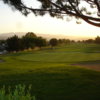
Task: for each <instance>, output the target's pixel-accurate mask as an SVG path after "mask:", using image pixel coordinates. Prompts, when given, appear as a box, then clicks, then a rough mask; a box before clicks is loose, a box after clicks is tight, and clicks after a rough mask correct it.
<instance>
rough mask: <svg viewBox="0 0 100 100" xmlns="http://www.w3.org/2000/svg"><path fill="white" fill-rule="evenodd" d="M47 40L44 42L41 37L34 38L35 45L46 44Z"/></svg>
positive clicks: (41, 45)
mask: <svg viewBox="0 0 100 100" xmlns="http://www.w3.org/2000/svg"><path fill="white" fill-rule="evenodd" d="M46 44H47V42H46V39H43V38H42V37H37V38H36V42H35V45H36V46H37V47H40V48H41V47H43V46H46Z"/></svg>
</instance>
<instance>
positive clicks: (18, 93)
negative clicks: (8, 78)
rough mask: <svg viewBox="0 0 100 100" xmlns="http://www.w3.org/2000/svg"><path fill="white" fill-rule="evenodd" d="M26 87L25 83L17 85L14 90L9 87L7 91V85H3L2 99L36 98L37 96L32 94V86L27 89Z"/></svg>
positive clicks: (20, 99) (24, 99) (30, 99)
mask: <svg viewBox="0 0 100 100" xmlns="http://www.w3.org/2000/svg"><path fill="white" fill-rule="evenodd" d="M25 89H26V87H25V86H24V85H23V86H22V85H17V86H16V87H15V89H14V91H11V89H10V88H9V91H8V92H7V93H6V90H5V87H3V88H1V89H0V100H35V97H34V96H31V95H30V89H31V87H29V88H28V90H27V91H25Z"/></svg>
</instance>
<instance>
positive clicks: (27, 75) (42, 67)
mask: <svg viewBox="0 0 100 100" xmlns="http://www.w3.org/2000/svg"><path fill="white" fill-rule="evenodd" d="M91 48H94V49H92V50H91ZM99 48H100V46H99V45H96V44H90V45H89V44H69V45H66V46H58V47H56V48H54V49H50V48H46V49H42V50H39V51H31V52H19V53H15V54H7V55H2V56H0V58H1V59H3V60H4V62H2V63H0V87H2V86H3V85H5V86H12V87H14V86H15V85H17V84H25V85H26V86H29V85H30V84H32V91H31V93H32V94H33V95H35V97H36V100H99V99H100V72H97V71H94V70H89V69H85V68H82V67H80V66H75V65H73V64H74V63H80V62H89V63H90V62H97V61H98V62H99V61H100V53H99V52H98V51H100V49H99Z"/></svg>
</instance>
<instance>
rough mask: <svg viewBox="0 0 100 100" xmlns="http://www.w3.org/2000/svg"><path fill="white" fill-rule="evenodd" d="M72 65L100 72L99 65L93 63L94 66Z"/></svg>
mask: <svg viewBox="0 0 100 100" xmlns="http://www.w3.org/2000/svg"><path fill="white" fill-rule="evenodd" d="M74 65H77V66H81V67H84V68H88V69H93V70H96V71H100V63H97V64H96V63H95V64H90V63H89V64H86V63H85V64H74Z"/></svg>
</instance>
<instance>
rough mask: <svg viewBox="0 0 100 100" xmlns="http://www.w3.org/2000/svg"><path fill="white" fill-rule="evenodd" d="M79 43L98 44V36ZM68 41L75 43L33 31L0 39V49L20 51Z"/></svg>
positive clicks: (99, 39) (69, 41) (67, 41)
mask: <svg viewBox="0 0 100 100" xmlns="http://www.w3.org/2000/svg"><path fill="white" fill-rule="evenodd" d="M77 42H81V43H97V44H100V37H99V36H97V37H96V38H95V39H94V40H93V39H88V40H83V41H77ZM69 43H75V41H74V40H70V39H56V38H52V39H50V40H49V41H47V40H46V39H44V38H42V37H37V36H36V34H34V33H33V32H28V33H27V34H26V35H24V36H23V37H21V38H19V37H18V36H17V35H15V36H12V37H10V38H8V39H7V40H3V41H0V48H1V49H0V50H2V49H4V47H5V48H6V50H7V51H20V50H25V49H34V48H35V47H38V48H41V47H44V46H51V47H54V46H57V45H62V44H64V45H66V44H69Z"/></svg>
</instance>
